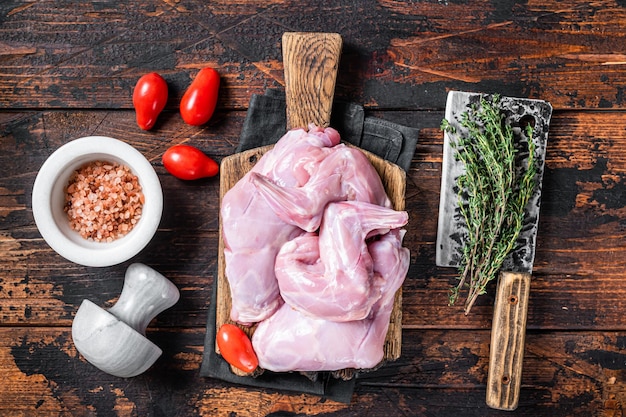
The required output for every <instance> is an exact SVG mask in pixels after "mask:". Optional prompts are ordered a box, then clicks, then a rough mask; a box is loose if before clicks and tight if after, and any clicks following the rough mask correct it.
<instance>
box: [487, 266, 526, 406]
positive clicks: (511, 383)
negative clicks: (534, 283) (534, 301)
mask: <svg viewBox="0 0 626 417" xmlns="http://www.w3.org/2000/svg"><path fill="white" fill-rule="evenodd" d="M530 277H531V276H530V274H527V273H522V272H502V273H500V278H499V279H498V288H497V290H496V301H495V306H494V311H493V325H492V327H491V346H490V349H489V373H488V376H487V405H488V406H489V407H491V408H495V409H498V410H509V411H510V410H515V409H516V408H517V405H518V402H519V392H520V384H521V381H522V363H523V360H524V342H525V339H526V318H527V316H528V296H529V294H530Z"/></svg>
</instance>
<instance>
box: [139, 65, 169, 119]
mask: <svg viewBox="0 0 626 417" xmlns="http://www.w3.org/2000/svg"><path fill="white" fill-rule="evenodd" d="M166 103H167V83H166V82H165V80H164V79H163V77H161V76H160V75H159V74H157V73H156V72H151V73H149V74H146V75H144V76H143V77H141V78H140V79H139V81H137V85H135V90H134V91H133V106H134V107H135V112H136V113H137V124H138V125H139V127H140V128H142V129H143V130H150V129H152V126H154V123H156V120H157V117H158V115H159V114H160V113H161V111H163V108H165V104H166Z"/></svg>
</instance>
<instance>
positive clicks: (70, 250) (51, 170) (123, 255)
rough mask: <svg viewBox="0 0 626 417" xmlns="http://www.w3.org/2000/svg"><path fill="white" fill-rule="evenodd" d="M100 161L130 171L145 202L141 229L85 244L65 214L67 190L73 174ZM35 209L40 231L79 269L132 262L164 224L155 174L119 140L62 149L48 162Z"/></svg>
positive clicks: (79, 142) (97, 139)
mask: <svg viewBox="0 0 626 417" xmlns="http://www.w3.org/2000/svg"><path fill="white" fill-rule="evenodd" d="M97 160H100V161H109V162H117V163H120V164H123V165H126V166H127V167H129V168H130V170H131V171H132V172H133V174H135V175H136V176H137V178H138V180H139V183H140V185H141V188H142V192H143V194H144V197H145V203H144V205H143V207H142V214H141V218H140V219H139V221H138V222H137V224H135V226H134V227H133V229H132V230H131V231H130V232H129V233H128V234H127V235H125V236H124V237H121V238H118V239H116V240H114V241H112V242H95V241H91V240H88V239H85V238H83V237H82V236H81V235H80V234H79V233H78V232H77V231H75V230H73V229H72V228H71V227H70V224H69V220H68V218H67V213H66V212H65V211H64V210H63V207H64V203H65V187H66V186H67V184H68V182H69V178H70V176H71V174H72V172H74V171H75V170H76V169H78V168H80V167H81V166H82V165H83V164H85V163H88V162H90V161H97ZM32 205H33V216H34V218H35V223H36V224H37V228H38V229H39V232H40V233H41V235H42V236H43V238H44V240H45V241H46V242H47V243H48V245H50V247H51V248H52V249H54V250H55V251H56V252H57V253H58V254H59V255H61V256H63V257H64V258H66V259H68V260H70V261H72V262H75V263H77V264H81V265H85V266H95V267H103V266H111V265H116V264H119V263H121V262H124V261H126V260H128V259H130V258H132V257H133V256H135V255H136V254H138V253H139V252H140V251H141V250H142V249H143V248H145V246H146V245H147V244H148V243H149V242H150V240H151V239H152V237H153V236H154V234H155V233H156V230H157V228H158V226H159V223H160V221H161V215H162V213H163V191H162V189H161V183H160V182H159V178H158V177H157V175H156V172H155V171H154V168H152V165H150V162H148V160H147V159H146V158H145V157H144V156H143V155H142V154H141V153H140V152H139V151H138V150H137V149H135V148H133V147H132V146H130V145H128V144H127V143H125V142H122V141H121V140H118V139H113V138H109V137H105V136H88V137H84V138H80V139H76V140H73V141H71V142H69V143H67V144H65V145H63V146H61V147H60V148H59V149H57V150H56V151H55V152H54V153H53V154H52V155H50V157H49V158H48V159H47V160H46V162H44V164H43V166H42V167H41V169H40V170H39V173H38V174H37V178H36V179H35V183H34V185H33V194H32Z"/></svg>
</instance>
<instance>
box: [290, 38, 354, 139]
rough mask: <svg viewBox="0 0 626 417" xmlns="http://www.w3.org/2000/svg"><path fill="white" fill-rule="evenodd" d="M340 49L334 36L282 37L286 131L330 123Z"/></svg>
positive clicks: (338, 40)
mask: <svg viewBox="0 0 626 417" xmlns="http://www.w3.org/2000/svg"><path fill="white" fill-rule="evenodd" d="M341 48H342V40H341V35H339V34H338V33H314V32H286V33H284V34H283V65H284V67H285V95H286V98H287V129H295V128H306V127H308V125H309V124H310V123H313V124H315V125H316V126H320V127H327V126H328V125H329V124H330V112H331V110H332V106H333V97H334V95H335V83H336V80H337V69H338V68H339V57H340V55H341Z"/></svg>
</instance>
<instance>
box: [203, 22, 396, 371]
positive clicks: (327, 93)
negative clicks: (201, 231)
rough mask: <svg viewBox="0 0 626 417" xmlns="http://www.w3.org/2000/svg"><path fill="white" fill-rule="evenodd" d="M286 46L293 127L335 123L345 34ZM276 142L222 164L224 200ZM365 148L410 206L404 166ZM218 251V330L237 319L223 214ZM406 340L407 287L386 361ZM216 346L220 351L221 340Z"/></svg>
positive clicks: (288, 40) (297, 38)
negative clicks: (404, 308) (228, 273)
mask: <svg viewBox="0 0 626 417" xmlns="http://www.w3.org/2000/svg"><path fill="white" fill-rule="evenodd" d="M282 46H283V64H284V71H285V93H286V98H287V128H288V129H294V128H299V127H307V126H308V125H309V124H310V123H314V124H315V125H317V126H322V127H327V126H328V125H329V124H330V113H331V110H332V103H333V97H334V91H335V81H336V77H337V68H338V66H339V57H340V55H341V48H342V40H341V36H340V35H339V34H335V33H285V34H284V35H283V38H282ZM272 147H273V145H270V146H265V147H261V148H256V149H251V150H248V151H245V152H241V153H238V154H234V155H231V156H229V157H227V158H224V159H223V160H222V162H221V165H220V202H221V201H222V198H223V197H224V194H226V192H228V190H230V189H231V188H232V187H233V186H234V185H235V184H236V183H237V182H238V181H239V180H240V179H241V178H242V177H243V176H244V175H245V174H246V173H247V172H248V171H250V170H251V169H252V168H253V167H254V165H255V164H256V162H257V161H258V160H259V159H260V158H261V157H262V156H263V155H264V154H265V152H267V151H269V150H270V149H272ZM362 151H363V150H362ZM363 153H364V154H365V155H366V156H367V158H368V159H369V160H370V162H371V163H372V165H373V166H374V168H375V169H376V170H377V171H378V174H379V175H380V177H381V179H382V182H383V185H384V187H385V190H386V191H387V195H388V196H389V198H390V200H391V202H392V204H393V207H394V208H395V209H396V210H404V195H405V188H406V178H405V175H406V174H405V172H404V170H402V168H400V167H399V166H397V165H395V164H393V163H391V162H388V161H385V160H384V159H382V158H380V157H378V156H376V155H374V154H372V153H370V152H367V151H363ZM218 250H219V254H218V274H217V306H216V323H215V325H216V329H219V328H220V326H221V325H222V324H224V323H233V322H232V321H231V320H230V309H231V298H230V287H229V284H228V279H227V278H226V273H225V269H226V262H225V259H224V240H223V238H222V219H221V217H220V225H219V248H218ZM235 324H236V323H235ZM241 328H242V329H244V331H246V333H248V334H249V335H252V334H253V333H254V327H250V328H247V327H243V326H241ZM401 344H402V288H400V289H399V290H398V291H397V293H396V297H395V302H394V308H393V312H392V315H391V319H390V324H389V330H388V332H387V339H386V341H385V347H384V352H385V354H384V360H385V361H393V360H396V359H398V358H399V357H400V349H401ZM216 351H217V352H218V353H219V350H218V348H217V344H216ZM232 369H233V372H234V373H236V374H238V375H241V371H238V370H237V369H235V368H232ZM346 375H348V376H351V372H350V371H347V372H346Z"/></svg>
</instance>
